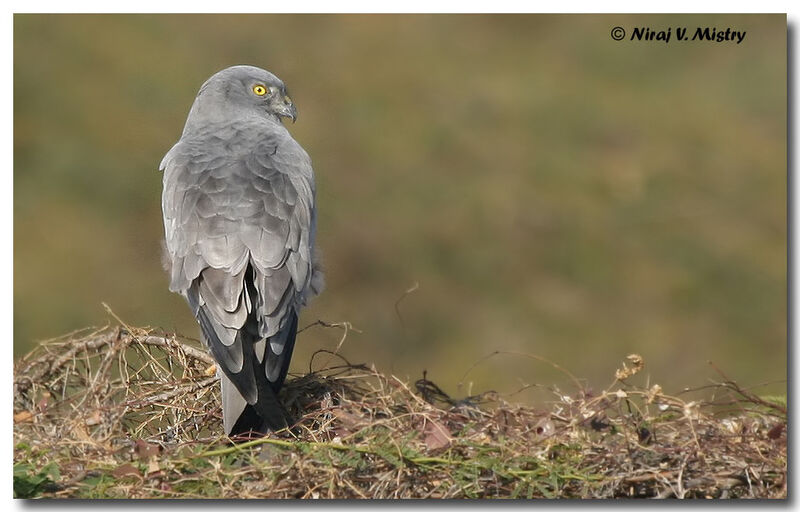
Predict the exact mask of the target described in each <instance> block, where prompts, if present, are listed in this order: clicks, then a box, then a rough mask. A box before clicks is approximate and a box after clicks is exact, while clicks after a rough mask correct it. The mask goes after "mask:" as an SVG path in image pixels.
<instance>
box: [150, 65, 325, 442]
mask: <svg viewBox="0 0 800 512" xmlns="http://www.w3.org/2000/svg"><path fill="white" fill-rule="evenodd" d="M282 118H290V119H291V120H292V121H294V120H295V119H296V118H297V110H296V108H295V106H294V104H293V103H292V100H291V99H290V97H289V94H288V92H287V90H286V86H285V85H284V84H283V82H282V81H281V80H280V79H279V78H278V77H276V76H275V75H273V74H272V73H270V72H268V71H265V70H263V69H260V68H257V67H253V66H233V67H230V68H227V69H224V70H222V71H220V72H218V73H216V74H215V75H214V76H212V77H211V78H209V79H208V80H207V81H206V82H205V83H204V84H203V85H202V87H200V91H199V92H198V93H197V97H196V98H195V100H194V104H193V105H192V108H191V110H190V111H189V116H188V118H187V119H186V125H185V126H184V129H183V134H182V135H181V138H180V140H179V141H178V142H177V143H176V144H175V145H174V146H173V147H172V149H170V150H169V152H167V154H166V155H165V156H164V159H163V160H162V161H161V165H160V166H159V169H160V170H162V171H164V189H163V195H162V202H161V206H162V210H163V214H164V232H165V242H166V243H165V245H166V250H165V260H166V261H165V265H166V267H167V269H168V272H169V274H170V285H169V289H170V290H171V291H173V292H177V293H180V294H181V295H183V296H184V297H185V298H186V300H187V302H188V303H189V307H190V308H191V310H192V313H193V314H194V315H195V318H196V319H197V321H198V323H199V324H200V328H201V330H202V332H203V336H204V338H205V342H206V344H207V346H208V348H209V350H210V351H211V354H212V355H213V356H214V359H215V360H216V362H217V365H216V366H217V373H218V374H219V377H220V382H221V388H222V416H223V426H224V429H225V433H226V434H227V435H229V436H234V435H238V434H242V433H246V432H258V433H266V432H267V431H268V430H273V431H275V430H279V429H281V428H284V427H286V426H288V425H289V424H290V419H289V417H288V415H287V413H286V411H285V409H284V407H283V406H282V405H281V403H280V402H279V400H278V398H277V393H278V390H279V389H280V387H281V385H282V384H283V381H284V379H285V378H286V372H287V370H288V368H289V361H290V359H291V357H292V350H293V348H294V342H295V336H296V334H297V315H298V312H299V310H300V308H301V307H302V306H304V305H305V304H306V303H307V301H308V300H309V299H310V298H311V297H312V296H314V295H317V294H318V293H319V292H320V291H321V289H322V285H323V278H322V273H321V271H320V269H319V264H318V262H317V256H316V252H315V245H314V238H315V232H316V211H315V206H314V201H315V186H314V172H313V170H312V168H311V159H310V158H309V156H308V154H307V153H306V152H305V151H304V150H303V148H302V147H301V146H300V144H298V143H297V142H296V141H295V140H294V139H293V138H292V136H291V135H290V134H289V131H288V130H287V129H286V127H285V126H284V125H283V123H282Z"/></svg>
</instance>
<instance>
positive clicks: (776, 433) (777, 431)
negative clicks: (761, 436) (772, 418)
mask: <svg viewBox="0 0 800 512" xmlns="http://www.w3.org/2000/svg"><path fill="white" fill-rule="evenodd" d="M782 433H783V423H778V424H777V425H775V426H774V427H772V428H771V429H769V432H767V437H768V438H770V439H778V438H779V437H781V434H782Z"/></svg>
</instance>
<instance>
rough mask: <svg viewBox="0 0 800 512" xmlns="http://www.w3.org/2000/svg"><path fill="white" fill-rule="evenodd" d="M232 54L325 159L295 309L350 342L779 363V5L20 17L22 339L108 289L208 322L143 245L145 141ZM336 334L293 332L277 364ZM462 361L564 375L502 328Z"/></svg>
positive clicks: (126, 308) (516, 377)
mask: <svg viewBox="0 0 800 512" xmlns="http://www.w3.org/2000/svg"><path fill="white" fill-rule="evenodd" d="M617 25H619V26H622V27H624V28H626V29H627V30H628V31H629V32H630V30H631V29H632V27H635V26H648V27H652V28H656V29H659V28H666V27H668V26H673V27H674V26H687V27H689V28H690V30H693V28H694V27H696V26H713V27H723V28H725V27H729V26H730V27H732V28H735V29H739V30H746V31H747V36H746V38H745V40H744V41H743V42H742V43H741V44H738V45H737V44H735V43H709V42H698V41H694V42H678V41H675V40H674V37H675V36H674V30H673V40H672V41H671V42H670V43H669V44H664V43H662V42H632V41H629V40H626V41H621V42H616V41H614V40H612V39H611V37H610V31H611V29H612V27H614V26H617ZM244 63H247V64H253V65H257V66H261V67H264V68H267V69H269V70H271V71H273V72H274V73H276V74H277V75H278V76H280V77H281V78H282V79H283V80H284V81H285V82H286V83H287V84H288V85H289V88H290V90H291V92H292V96H293V98H294V100H295V102H296V103H297V105H298V107H299V110H300V117H299V119H298V121H297V123H296V124H294V125H292V126H291V127H290V130H291V131H292V133H293V134H294V136H295V137H296V138H297V140H298V141H300V142H301V144H303V146H304V147H305V148H306V149H307V150H308V152H309V153H310V154H311V156H312V158H313V160H314V164H315V170H316V173H317V184H318V202H319V243H320V246H321V248H322V250H323V254H324V257H325V260H324V261H325V265H326V268H327V281H328V286H327V290H326V291H325V293H324V294H323V295H322V296H321V297H320V298H318V299H317V300H316V301H315V302H314V303H313V305H312V306H311V307H310V308H308V309H307V310H305V312H304V313H303V317H302V318H303V319H302V320H301V324H303V325H305V324H307V323H311V322H313V321H314V320H316V319H318V318H319V319H323V320H326V321H328V322H337V321H349V322H351V323H352V325H353V326H354V327H356V328H358V329H359V330H360V332H358V333H357V332H353V331H351V332H350V333H349V334H348V336H347V339H346V341H345V344H344V346H343V347H342V349H341V352H342V353H343V354H345V355H346V356H347V357H348V358H350V359H351V360H353V361H354V362H374V363H375V364H376V365H377V367H378V368H380V369H382V370H384V371H387V372H392V373H395V374H398V375H408V376H410V377H411V378H416V377H417V376H419V375H420V374H421V371H422V370H423V369H427V370H428V372H429V375H431V376H432V378H434V379H435V380H436V381H437V382H439V383H440V384H442V385H445V386H447V387H449V388H450V389H454V386H455V384H456V383H458V382H459V381H460V380H461V377H462V375H463V374H464V373H465V372H466V371H467V370H468V369H469V368H470V366H471V365H472V364H473V363H474V362H475V361H477V360H479V359H480V358H481V357H483V356H485V355H487V354H489V353H491V352H493V351H495V350H501V351H508V352H519V353H528V354H537V355H539V356H541V357H544V358H547V359H549V360H551V361H555V362H557V363H558V364H560V365H561V366H563V367H565V368H568V369H569V370H571V371H572V372H573V373H574V374H576V375H579V376H581V377H586V378H587V379H589V381H590V383H594V384H595V385H596V386H600V387H602V386H604V385H605V384H607V376H608V375H609V371H610V369H612V368H614V366H615V364H616V362H617V361H618V360H619V359H620V358H621V357H623V356H624V355H626V354H628V353H630V352H636V353H639V354H642V355H643V356H644V357H645V359H646V360H647V361H648V367H647V368H646V370H645V371H646V372H650V373H651V374H652V375H654V376H657V379H658V382H660V383H661V384H662V385H665V386H668V385H669V384H671V383H674V384H675V385H676V386H678V385H680V386H683V385H694V384H701V383H703V382H704V381H705V379H706V378H708V377H709V376H712V375H713V373H712V372H711V371H710V370H709V369H708V367H707V361H708V360H713V361H714V362H715V364H716V365H717V366H719V367H720V368H723V369H724V370H725V371H726V372H727V374H728V375H731V376H732V377H734V378H736V379H737V380H738V381H739V382H741V383H742V384H748V383H749V384H758V383H761V382H765V381H772V382H776V381H777V383H776V384H773V385H772V386H768V387H767V388H760V389H763V390H764V391H765V392H766V391H770V392H778V393H780V392H782V390H784V389H785V384H784V383H783V382H780V381H782V380H783V379H785V378H786V323H787V322H786V318H787V310H786V295H787V294H786V19H785V17H784V16H781V15H771V16H722V15H716V16H617V15H608V16H433V15H426V16H375V15H371V16H367V15H364V16H349V15H341V16H288V15H280V16H271V15H264V16H254V15H247V16H211V15H209V16H186V15H169V16H167V15H159V16H150V15H116V16H107V15H104V16H92V15H66V16H63V15H62V16H49V15H17V16H15V17H14V223H15V225H14V328H15V334H14V349H15V354H16V355H21V354H22V353H24V352H26V351H28V350H30V349H31V348H32V347H33V346H34V344H35V343H36V342H37V340H41V339H43V338H47V337H51V336H55V335H59V334H62V333H64V332H66V331H69V330H71V329H74V328H78V327H83V326H86V325H91V324H95V325H96V324H103V323H105V322H106V321H107V314H106V312H105V311H104V309H103V308H102V307H101V302H102V301H104V302H106V303H108V304H110V305H111V306H112V307H113V308H114V311H115V312H116V313H117V314H118V315H119V316H120V317H121V318H123V319H124V320H126V321H129V322H131V323H133V324H137V325H145V324H149V325H154V326H155V325H157V326H160V327H163V328H165V329H168V330H177V331H179V332H182V333H185V334H189V335H191V334H195V335H199V330H198V328H197V326H196V323H195V321H194V319H193V318H192V317H191V315H190V313H189V310H188V307H187V306H186V305H185V303H184V302H183V300H182V299H181V298H180V297H178V296H176V295H174V294H171V293H169V292H168V290H167V279H166V275H165V274H164V272H163V271H162V269H161V264H160V251H161V248H160V239H161V237H162V224H161V211H160V193H161V174H160V173H159V172H158V171H157V166H158V163H159V161H160V159H161V157H162V155H163V154H164V153H165V152H166V151H167V150H168V149H169V148H170V147H171V145H172V144H173V143H174V142H175V141H176V140H177V138H178V136H179V134H180V132H181V129H182V127H183V122H184V119H185V116H186V114H187V112H188V109H189V106H190V105H191V102H192V100H193V98H194V94H195V92H196V90H197V89H198V87H199V86H200V84H201V83H202V82H203V81H204V80H205V79H206V78H207V77H208V76H210V75H211V74H212V73H214V72H215V71H217V70H219V69H221V68H224V67H227V66H229V65H233V64H244ZM414 283H419V288H418V289H417V290H416V291H414V292H413V293H409V294H407V295H405V296H404V295H403V294H404V292H405V291H406V290H407V289H409V288H411V287H412V286H413V285H414ZM401 297H403V299H402V301H401V302H399V303H397V301H398V299H400V298H401ZM398 311H399V313H400V316H398ZM340 334H341V333H340V332H337V331H336V330H334V329H321V328H313V329H309V330H307V331H305V332H303V333H302V334H301V335H300V336H299V338H298V339H299V345H298V348H297V352H296V356H295V360H294V363H293V368H294V370H295V371H298V372H302V371H305V369H306V368H307V361H308V357H309V355H310V354H311V353H312V352H313V351H314V350H316V349H318V348H329V349H333V348H334V347H335V346H336V345H337V343H338V342H339V338H340ZM464 382H465V385H467V384H468V383H470V382H472V383H473V389H472V392H477V391H482V390H486V389H495V390H498V391H501V392H511V391H514V390H515V389H517V388H518V387H519V386H520V385H521V383H528V384H534V383H538V384H546V385H550V384H558V385H565V386H568V385H569V384H568V380H566V379H564V377H563V375H562V374H561V373H558V372H555V371H554V370H553V368H552V367H551V366H549V365H546V364H541V363H540V362H538V361H537V360H535V359H530V358H525V357H519V356H515V355H509V354H500V355H497V356H495V357H492V358H490V359H487V360H485V361H483V362H482V363H481V364H480V365H479V366H477V367H476V368H474V369H472V370H471V371H470V372H469V374H468V376H467V377H466V379H465V380H464ZM462 391H463V392H462V393H461V394H465V393H466V392H467V391H468V390H466V389H465V390H462ZM520 398H522V397H521V396H520Z"/></svg>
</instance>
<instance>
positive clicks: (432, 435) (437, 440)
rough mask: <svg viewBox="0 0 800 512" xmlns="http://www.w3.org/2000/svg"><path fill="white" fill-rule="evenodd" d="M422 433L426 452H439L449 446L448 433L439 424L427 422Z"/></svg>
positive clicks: (449, 438)
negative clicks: (426, 448)
mask: <svg viewBox="0 0 800 512" xmlns="http://www.w3.org/2000/svg"><path fill="white" fill-rule="evenodd" d="M423 432H424V433H425V445H426V446H427V447H428V450H439V449H441V448H446V447H448V446H450V441H451V437H450V431H449V430H448V429H447V427H445V426H444V425H442V424H441V423H437V422H435V421H433V420H428V422H427V423H426V424H425V429H424V431H423Z"/></svg>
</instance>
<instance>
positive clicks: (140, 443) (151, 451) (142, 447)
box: [133, 439, 161, 460]
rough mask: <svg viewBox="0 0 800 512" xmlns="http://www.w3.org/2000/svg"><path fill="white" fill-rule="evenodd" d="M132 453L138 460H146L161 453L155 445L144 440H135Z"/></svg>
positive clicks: (159, 448)
mask: <svg viewBox="0 0 800 512" xmlns="http://www.w3.org/2000/svg"><path fill="white" fill-rule="evenodd" d="M133 451H134V453H136V456H137V457H139V460H147V459H149V458H150V457H155V456H156V455H158V454H159V453H160V452H161V447H160V446H159V445H157V444H153V443H148V442H147V441H145V440H144V439H137V440H136V442H135V444H134V446H133Z"/></svg>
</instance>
